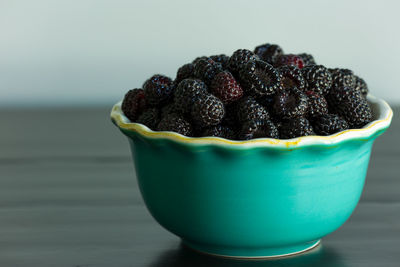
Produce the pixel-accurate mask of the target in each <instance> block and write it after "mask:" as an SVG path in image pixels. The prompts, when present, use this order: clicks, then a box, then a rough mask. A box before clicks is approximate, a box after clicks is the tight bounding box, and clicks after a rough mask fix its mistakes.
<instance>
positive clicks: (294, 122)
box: [279, 117, 315, 139]
mask: <svg viewBox="0 0 400 267" xmlns="http://www.w3.org/2000/svg"><path fill="white" fill-rule="evenodd" d="M279 134H280V137H281V138H282V139H290V138H295V137H300V136H307V135H314V134H315V133H314V130H313V128H312V126H311V124H310V122H309V121H308V120H307V119H306V118H303V117H299V118H294V119H291V120H288V121H284V122H282V125H281V127H280V128H279Z"/></svg>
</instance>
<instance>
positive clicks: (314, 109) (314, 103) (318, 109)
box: [306, 91, 328, 118]
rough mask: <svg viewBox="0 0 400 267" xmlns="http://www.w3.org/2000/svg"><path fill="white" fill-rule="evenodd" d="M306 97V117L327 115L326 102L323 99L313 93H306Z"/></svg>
mask: <svg viewBox="0 0 400 267" xmlns="http://www.w3.org/2000/svg"><path fill="white" fill-rule="evenodd" d="M306 95H307V97H308V111H307V115H308V117H309V118H314V117H316V116H320V115H323V114H327V113H328V102H327V101H326V99H325V97H323V96H322V95H320V94H318V93H316V92H314V91H307V92H306Z"/></svg>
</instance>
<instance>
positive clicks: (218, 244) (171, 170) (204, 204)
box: [112, 108, 391, 257]
mask: <svg viewBox="0 0 400 267" xmlns="http://www.w3.org/2000/svg"><path fill="white" fill-rule="evenodd" d="M389 109H390V108H389ZM390 112H391V111H390ZM390 112H389V115H388V116H389V117H390V118H389V119H387V118H386V121H389V122H385V123H386V124H384V125H383V124H382V125H383V126H381V127H380V128H379V127H378V126H377V128H376V130H374V129H372V130H369V131H370V132H371V134H369V133H368V135H364V136H362V137H357V135H358V133H357V132H356V133H350V134H349V135H352V136H351V137H349V138H347V137H346V138H342V139H343V140H340V141H338V142H331V143H329V142H326V143H321V142H319V141H315V142H314V143H313V141H310V142H308V143H306V144H305V145H296V144H292V145H289V143H288V145H287V147H285V146H284V145H276V146H275V145H273V144H267V145H265V146H264V145H256V146H248V147H245V145H241V144H238V145H236V144H232V145H231V144H225V143H222V142H221V144H218V143H217V144H212V143H210V144H207V143H195V142H184V141H180V140H179V139H171V138H167V137H165V138H164V137H162V136H161V137H159V136H156V137H151V136H146V135H144V134H142V133H140V132H138V131H136V130H132V129H126V128H124V127H121V126H120V125H123V124H121V123H120V125H119V124H118V123H119V122H118V118H119V117H118V116H116V115H115V114H114V115H113V116H112V117H113V120H114V122H115V123H116V124H117V125H118V126H119V127H120V130H121V131H122V132H123V133H124V134H125V135H126V136H127V137H128V140H129V143H130V146H131V151H132V156H133V160H134V164H135V169H136V174H137V179H138V183H139V187H140V191H141V193H142V196H143V199H144V201H145V203H146V206H147V208H148V210H149V211H150V213H151V214H152V216H153V217H154V218H155V219H156V220H157V221H158V222H159V223H160V224H161V225H162V226H163V227H164V228H166V229H167V230H168V231H170V232H172V233H174V234H176V235H177V236H179V237H181V238H182V240H183V242H184V243H185V244H186V245H188V246H189V247H192V248H193V249H196V250H200V251H202V252H206V253H211V254H217V255H224V256H234V257H265V256H277V255H287V254H291V253H295V252H299V251H304V250H306V249H307V248H310V247H312V246H314V245H315V244H316V243H317V242H318V241H319V239H321V238H322V237H323V236H325V235H327V234H329V233H331V232H333V231H335V230H336V229H338V228H339V227H340V226H341V225H342V224H343V223H344V222H345V221H346V220H347V219H348V218H349V217H350V215H351V214H352V212H353V210H354V209H355V207H356V205H357V203H358V201H359V199H360V196H361V193H362V190H363V186H364V181H365V177H366V173H367V168H368V162H369V158H370V154H371V148H372V144H373V141H374V140H375V138H376V137H377V136H379V135H380V134H382V133H383V132H384V131H385V130H386V128H387V127H388V126H389V124H390V119H391V113H390ZM382 121H383V120H382ZM126 125H127V124H126ZM149 131H150V130H149ZM366 131H367V130H366ZM355 136H356V137H355ZM307 138H308V137H307ZM311 138H314V137H311ZM337 138H341V137H337ZM195 139H196V138H193V140H195ZM317 139H318V138H317V137H315V140H317ZM307 140H310V139H307ZM216 142H218V141H216ZM318 142H319V143H318Z"/></svg>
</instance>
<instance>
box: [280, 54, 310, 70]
mask: <svg viewBox="0 0 400 267" xmlns="http://www.w3.org/2000/svg"><path fill="white" fill-rule="evenodd" d="M275 65H276V66H278V67H280V66H286V65H289V66H295V67H298V68H299V69H302V68H303V67H304V62H303V59H302V58H301V57H299V56H298V55H294V54H287V55H279V56H277V57H276V60H275Z"/></svg>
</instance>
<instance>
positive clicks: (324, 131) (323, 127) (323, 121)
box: [313, 114, 349, 135]
mask: <svg viewBox="0 0 400 267" xmlns="http://www.w3.org/2000/svg"><path fill="white" fill-rule="evenodd" d="M313 128H314V131H315V133H317V134H318V135H331V134H334V133H338V132H341V131H344V130H346V129H348V128H349V124H348V123H347V121H345V120H344V119H342V118H341V117H339V116H338V115H336V114H323V115H320V116H318V117H315V118H314V120H313Z"/></svg>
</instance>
